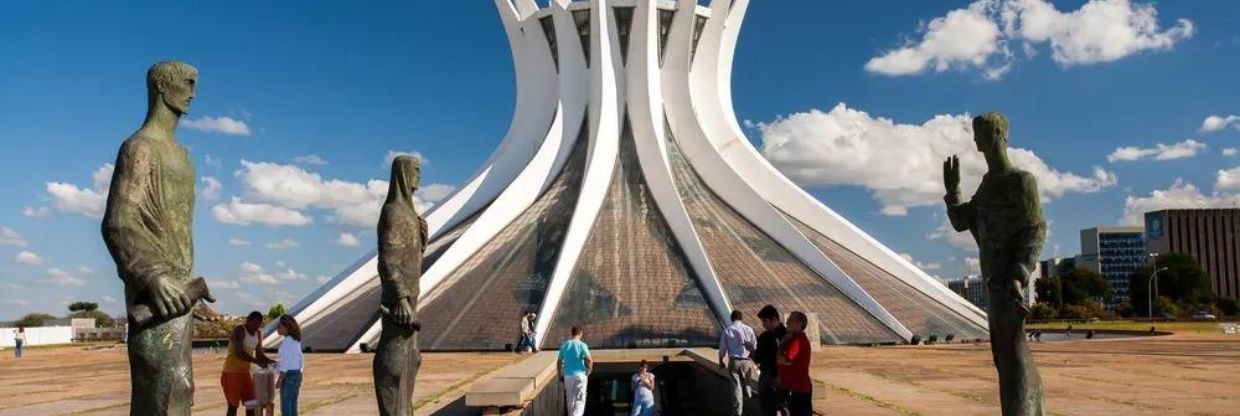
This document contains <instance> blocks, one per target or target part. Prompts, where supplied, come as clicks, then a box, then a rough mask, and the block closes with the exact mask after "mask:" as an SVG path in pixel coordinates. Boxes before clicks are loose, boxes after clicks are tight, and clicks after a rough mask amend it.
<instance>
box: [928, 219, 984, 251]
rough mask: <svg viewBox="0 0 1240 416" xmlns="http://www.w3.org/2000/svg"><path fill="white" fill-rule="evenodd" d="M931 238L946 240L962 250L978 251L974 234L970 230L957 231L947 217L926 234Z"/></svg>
mask: <svg viewBox="0 0 1240 416" xmlns="http://www.w3.org/2000/svg"><path fill="white" fill-rule="evenodd" d="M926 238H929V239H931V240H946V241H947V244H951V246H952V247H956V248H958V249H961V250H965V251H971V252H977V251H978V250H977V242H976V241H974V240H973V235H972V234H970V233H968V232H956V230H954V229H952V224H951V222H950V221H948V219H947V218H946V217H944V218H943V222H942V223H939V227H938V228H935V229H934V231H931V232H930V234H927V235H926Z"/></svg>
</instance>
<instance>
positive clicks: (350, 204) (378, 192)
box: [236, 160, 453, 228]
mask: <svg viewBox="0 0 1240 416" xmlns="http://www.w3.org/2000/svg"><path fill="white" fill-rule="evenodd" d="M241 166H242V169H241V170H238V171H237V172H236V176H237V178H238V180H239V181H240V182H241V184H242V186H243V187H244V188H245V191H246V194H245V197H246V198H247V199H252V200H256V201H260V202H262V203H266V204H272V205H273V206H278V207H283V208H287V209H290V210H300V209H307V208H316V209H324V210H328V211H330V212H331V215H330V216H329V221H330V222H332V223H336V224H341V225H346V226H351V227H358V228H370V227H374V225H375V224H376V223H377V222H378V220H379V209H380V207H382V205H383V201H384V199H386V197H387V191H388V182H387V181H383V180H377V179H371V180H369V181H367V182H366V183H364V184H363V183H358V182H349V181H344V180H339V179H323V177H322V176H320V175H319V174H317V173H313V172H309V171H307V170H305V169H302V168H301V167H298V166H294V165H282V164H276V163H261V162H250V161H247V160H242V161H241ZM452 189H453V187H451V186H449V185H444V184H431V185H429V186H426V187H424V188H423V189H421V190H419V191H418V192H417V193H416V194H415V195H414V201H413V202H414V205H415V206H417V207H418V209H419V210H426V209H429V208H430V207H431V206H432V205H433V204H434V203H435V202H438V201H439V200H441V199H442V198H443V197H445V196H446V195H447V194H448V193H450V192H451V191H452Z"/></svg>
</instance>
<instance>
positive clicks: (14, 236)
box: [0, 227, 27, 247]
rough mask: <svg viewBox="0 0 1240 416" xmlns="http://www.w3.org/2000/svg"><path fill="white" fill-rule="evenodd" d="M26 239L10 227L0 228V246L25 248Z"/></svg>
mask: <svg viewBox="0 0 1240 416" xmlns="http://www.w3.org/2000/svg"><path fill="white" fill-rule="evenodd" d="M26 245H27V243H26V238H25V237H22V235H21V233H18V232H17V231H15V230H13V229H12V228H9V227H0V246H13V247H25V246H26Z"/></svg>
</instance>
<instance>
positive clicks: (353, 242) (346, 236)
mask: <svg viewBox="0 0 1240 416" xmlns="http://www.w3.org/2000/svg"><path fill="white" fill-rule="evenodd" d="M336 245H338V246H342V247H357V246H360V245H362V243H361V242H360V241H358V240H357V236H355V235H353V233H346V232H342V233H340V237H337V238H336Z"/></svg>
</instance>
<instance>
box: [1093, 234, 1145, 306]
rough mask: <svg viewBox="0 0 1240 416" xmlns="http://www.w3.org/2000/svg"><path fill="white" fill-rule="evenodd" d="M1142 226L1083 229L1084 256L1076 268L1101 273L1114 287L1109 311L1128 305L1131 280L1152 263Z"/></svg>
mask: <svg viewBox="0 0 1240 416" xmlns="http://www.w3.org/2000/svg"><path fill="white" fill-rule="evenodd" d="M1144 234H1145V229H1144V228H1142V227H1097V228H1089V229H1085V230H1081V255H1080V256H1079V257H1077V261H1076V267H1082V268H1087V269H1090V270H1093V271H1094V272H1097V273H1098V274H1101V275H1102V277H1103V278H1104V279H1106V280H1107V282H1108V283H1110V284H1111V299H1109V300H1107V302H1106V306H1107V308H1109V309H1113V308H1115V306H1117V305H1119V304H1121V303H1124V302H1128V300H1129V299H1128V280H1129V278H1130V277H1131V276H1132V273H1133V272H1134V271H1136V270H1137V269H1139V268H1141V266H1143V265H1145V263H1146V262H1148V258H1147V256H1146V252H1145V235H1144Z"/></svg>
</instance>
